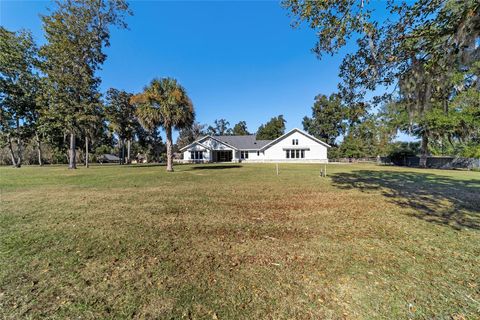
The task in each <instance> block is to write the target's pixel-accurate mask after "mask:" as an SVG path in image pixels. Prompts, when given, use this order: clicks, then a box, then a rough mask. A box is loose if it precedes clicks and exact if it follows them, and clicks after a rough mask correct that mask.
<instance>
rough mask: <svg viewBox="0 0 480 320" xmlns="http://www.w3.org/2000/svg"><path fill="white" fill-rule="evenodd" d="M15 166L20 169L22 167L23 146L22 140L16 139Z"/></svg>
mask: <svg viewBox="0 0 480 320" xmlns="http://www.w3.org/2000/svg"><path fill="white" fill-rule="evenodd" d="M17 155H18V156H17V164H16V167H17V168H20V167H21V166H22V162H23V145H22V139H20V138H17Z"/></svg>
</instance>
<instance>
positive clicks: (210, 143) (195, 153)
mask: <svg viewBox="0 0 480 320" xmlns="http://www.w3.org/2000/svg"><path fill="white" fill-rule="evenodd" d="M328 148H330V146H329V145H328V144H326V143H325V142H323V141H321V140H319V139H317V138H315V137H313V136H311V135H309V134H308V133H306V132H304V131H302V130H300V129H297V128H295V129H293V130H290V131H289V132H287V133H285V134H284V135H282V136H281V137H279V138H277V139H275V140H257V138H256V136H255V135H247V136H210V135H208V136H204V137H201V138H199V139H197V140H196V141H194V142H193V143H191V144H189V145H187V146H185V147H183V148H181V149H180V151H181V152H182V153H183V162H195V163H196V162H198V163H203V162H319V163H326V162H328V158H327V150H328Z"/></svg>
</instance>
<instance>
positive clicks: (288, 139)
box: [265, 131, 328, 162]
mask: <svg viewBox="0 0 480 320" xmlns="http://www.w3.org/2000/svg"><path fill="white" fill-rule="evenodd" d="M293 139H298V145H293V144H292V140H293ZM284 149H309V150H306V151H305V158H300V159H291V158H288V159H287V157H286V151H285V150H284ZM265 160H266V161H267V160H268V161H279V162H280V161H285V162H327V161H328V158H327V147H326V146H324V145H322V144H320V143H318V142H317V141H315V140H313V139H311V138H310V137H307V136H305V135H304V134H302V133H300V132H297V131H294V132H293V133H292V134H290V135H287V136H285V137H284V138H283V139H282V140H280V141H278V142H277V143H275V144H273V145H270V146H269V147H268V148H267V149H266V150H265Z"/></svg>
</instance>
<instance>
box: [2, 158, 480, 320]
mask: <svg viewBox="0 0 480 320" xmlns="http://www.w3.org/2000/svg"><path fill="white" fill-rule="evenodd" d="M319 168H320V166H319V165H280V175H279V176H276V175H275V167H274V165H270V164H258V165H254V164H251V165H198V166H190V165H184V166H176V171H175V172H174V173H172V174H167V173H166V172H164V169H165V168H164V167H161V166H148V165H144V166H125V167H119V166H104V167H101V166H95V167H92V168H90V169H78V170H76V171H69V170H67V169H66V168H65V167H44V168H37V167H25V168H21V169H12V168H0V174H1V176H0V185H1V213H0V318H1V319H4V318H5V319H18V318H27V319H28V318H32V319H33V318H58V319H63V318H80V317H81V318H82V319H98V318H111V319H119V318H160V319H165V318H166V319H170V318H174V319H177V318H185V319H322V318H326V319H343V318H344V319H375V318H384V319H408V318H411V319H425V318H429V319H431V318H435V319H452V318H453V319H478V318H479V317H480V316H479V315H480V280H479V279H480V173H478V172H467V171H441V170H420V169H412V168H397V167H381V166H373V165H329V166H328V173H329V176H328V177H327V178H321V177H319Z"/></svg>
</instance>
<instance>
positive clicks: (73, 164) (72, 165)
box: [68, 132, 77, 169]
mask: <svg viewBox="0 0 480 320" xmlns="http://www.w3.org/2000/svg"><path fill="white" fill-rule="evenodd" d="M75 143H76V141H75V133H73V132H71V133H70V159H69V164H68V169H77V159H76V156H77V154H76V150H75V149H76V147H77V146H76V144H75Z"/></svg>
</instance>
